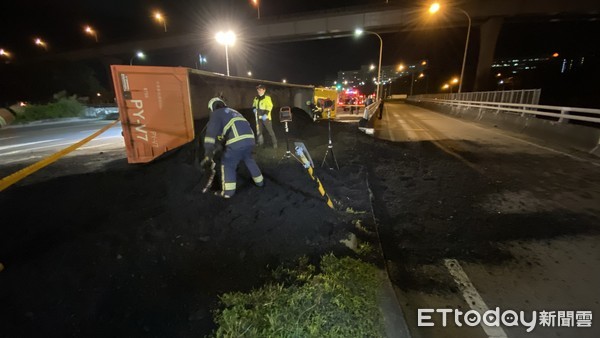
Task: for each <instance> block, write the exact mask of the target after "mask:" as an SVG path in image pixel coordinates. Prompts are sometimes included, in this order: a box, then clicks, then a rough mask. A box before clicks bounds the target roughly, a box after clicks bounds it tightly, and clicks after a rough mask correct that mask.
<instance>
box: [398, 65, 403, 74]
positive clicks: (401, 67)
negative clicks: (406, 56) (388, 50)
mask: <svg viewBox="0 0 600 338" xmlns="http://www.w3.org/2000/svg"><path fill="white" fill-rule="evenodd" d="M403 70H404V65H403V64H400V65H398V71H399V72H401V71H403Z"/></svg>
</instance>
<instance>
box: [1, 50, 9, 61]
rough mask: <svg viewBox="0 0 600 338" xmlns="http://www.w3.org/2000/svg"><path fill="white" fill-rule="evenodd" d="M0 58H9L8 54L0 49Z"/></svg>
mask: <svg viewBox="0 0 600 338" xmlns="http://www.w3.org/2000/svg"><path fill="white" fill-rule="evenodd" d="M0 56H4V57H5V58H7V59H8V58H10V53H9V52H7V51H6V50H5V49H0Z"/></svg>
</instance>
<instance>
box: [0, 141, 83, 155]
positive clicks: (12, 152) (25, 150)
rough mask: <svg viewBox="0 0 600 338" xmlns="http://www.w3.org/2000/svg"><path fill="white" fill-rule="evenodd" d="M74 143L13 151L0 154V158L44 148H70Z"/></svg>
mask: <svg viewBox="0 0 600 338" xmlns="http://www.w3.org/2000/svg"><path fill="white" fill-rule="evenodd" d="M74 143H76V142H67V143H59V144H53V145H50V146H43V147H36V148H27V149H23V150H15V151H11V152H9V153H4V154H0V156H6V155H14V154H19V153H26V152H31V151H34V150H39V149H45V148H56V147H61V146H70V145H72V144H74Z"/></svg>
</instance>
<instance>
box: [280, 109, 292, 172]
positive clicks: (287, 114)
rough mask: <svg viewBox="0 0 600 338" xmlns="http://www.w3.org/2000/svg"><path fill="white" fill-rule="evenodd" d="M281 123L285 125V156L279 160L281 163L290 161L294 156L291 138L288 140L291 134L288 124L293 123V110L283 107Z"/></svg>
mask: <svg viewBox="0 0 600 338" xmlns="http://www.w3.org/2000/svg"><path fill="white" fill-rule="evenodd" d="M279 122H283V124H284V125H285V149H286V150H285V154H283V156H282V157H281V159H280V160H279V162H281V161H283V160H285V159H289V158H290V157H292V156H294V155H293V154H292V152H291V151H290V142H289V138H288V134H289V132H290V129H289V127H288V122H292V110H291V108H290V107H281V109H279Z"/></svg>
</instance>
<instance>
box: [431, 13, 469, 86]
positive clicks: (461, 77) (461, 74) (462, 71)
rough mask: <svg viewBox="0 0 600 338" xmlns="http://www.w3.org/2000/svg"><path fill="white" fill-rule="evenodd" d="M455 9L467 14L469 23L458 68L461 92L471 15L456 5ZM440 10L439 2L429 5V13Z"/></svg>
mask: <svg viewBox="0 0 600 338" xmlns="http://www.w3.org/2000/svg"><path fill="white" fill-rule="evenodd" d="M454 8H455V9H457V10H459V11H461V12H462V13H463V14H464V15H466V16H467V19H468V20H469V25H468V26H467V41H466V42H465V53H464V55H463V62H462V68H461V70H460V84H459V86H458V92H459V93H461V92H462V84H463V77H464V74H465V63H466V62H467V50H468V49H469V35H470V34H471V17H470V16H469V13H467V12H466V11H465V10H463V9H461V8H458V7H454ZM439 10H440V4H439V3H437V2H436V3H434V4H432V5H431V6H430V7H429V13H431V14H435V13H437V12H438V11H439Z"/></svg>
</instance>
